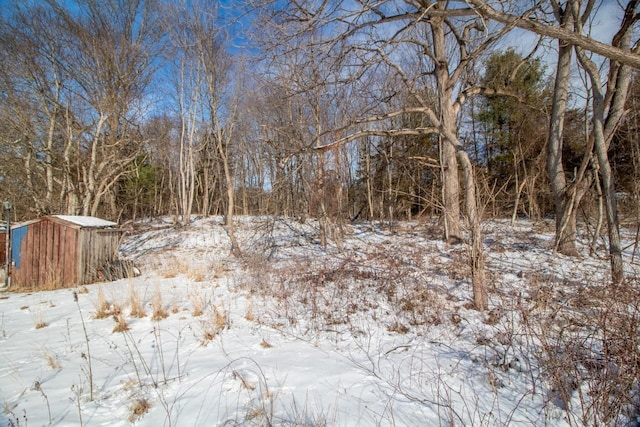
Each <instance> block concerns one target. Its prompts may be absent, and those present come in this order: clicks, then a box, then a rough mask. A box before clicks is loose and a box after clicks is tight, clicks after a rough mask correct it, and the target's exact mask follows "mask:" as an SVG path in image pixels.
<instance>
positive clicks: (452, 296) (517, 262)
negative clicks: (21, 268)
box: [0, 217, 640, 426]
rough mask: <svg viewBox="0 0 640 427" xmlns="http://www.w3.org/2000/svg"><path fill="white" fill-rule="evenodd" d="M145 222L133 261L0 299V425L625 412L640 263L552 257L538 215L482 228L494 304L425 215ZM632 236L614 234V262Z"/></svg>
mask: <svg viewBox="0 0 640 427" xmlns="http://www.w3.org/2000/svg"><path fill="white" fill-rule="evenodd" d="M236 221H237V226H238V230H237V232H238V240H239V243H240V247H241V250H242V252H243V258H242V259H238V258H235V257H233V256H232V255H231V253H230V243H229V238H228V236H227V233H226V232H225V229H224V228H223V227H222V225H221V222H222V221H221V219H220V218H210V219H195V220H194V221H193V223H192V225H191V226H190V227H187V228H176V227H173V226H172V224H171V223H170V222H169V220H168V219H167V220H165V221H164V222H163V221H160V220H158V221H154V222H150V223H139V224H136V225H135V227H133V228H132V229H131V233H130V234H129V235H128V236H127V238H126V239H125V241H124V243H123V246H122V254H123V256H124V257H126V258H129V259H133V260H134V261H135V263H136V265H137V266H138V267H139V268H140V270H141V272H142V274H141V275H140V276H139V277H136V278H133V279H122V280H119V281H115V282H105V283H98V284H93V285H88V286H85V287H81V288H76V289H62V290H51V291H41V292H30V293H24V292H7V293H3V294H0V399H2V400H1V403H2V405H3V408H2V411H0V426H47V425H57V426H97V425H109V426H128V425H132V424H134V425H139V426H161V425H164V426H214V425H259V426H263V425H291V426H293V425H296V426H298V425H301V426H306V425H308V426H318V425H331V426H333V425H335V426H355V425H359V426H377V425H382V426H387V425H394V426H418V425H420V426H427V425H465V426H470V425H531V426H533V425H553V426H564V425H581V424H583V423H590V424H597V423H604V424H613V425H633V423H634V422H636V420H637V418H636V417H638V415H640V409H639V408H640V398H639V397H638V396H639V384H638V380H637V378H638V374H639V373H640V348H639V347H638V343H639V341H640V336H639V328H640V326H638V323H639V322H638V319H639V317H640V298H638V287H639V283H638V280H637V278H638V274H637V269H638V264H637V258H636V261H635V262H636V263H635V264H633V263H629V262H627V269H628V270H632V269H635V270H636V271H635V272H634V271H628V275H629V276H630V277H631V278H632V279H631V280H629V281H628V283H626V286H625V287H624V288H620V289H616V290H615V291H612V290H610V289H609V288H608V287H606V286H605V285H606V284H607V277H608V274H609V270H608V268H609V267H608V261H607V260H606V259H605V258H604V256H603V253H602V251H601V252H600V253H598V254H596V255H594V256H589V255H588V254H587V252H588V249H586V248H585V249H584V256H582V257H580V258H568V257H564V256H561V255H558V254H553V251H552V242H553V233H552V228H551V226H550V224H546V223H539V224H534V223H531V222H519V223H517V224H516V225H515V226H511V225H510V224H509V223H508V222H506V221H505V222H500V221H493V222H489V223H487V224H485V233H486V236H485V249H486V257H487V269H488V282H489V284H490V308H491V310H490V311H489V312H487V313H480V312H478V311H476V310H474V309H473V307H472V303H471V302H472V299H471V298H472V296H471V284H470V282H469V280H468V278H469V267H468V266H467V263H466V248H465V247H464V246H463V245H460V246H447V245H445V244H444V243H443V242H442V241H441V240H440V239H439V237H440V235H439V233H440V229H439V228H438V227H436V226H434V225H433V224H428V223H423V222H402V223H398V224H394V225H393V226H392V227H389V226H386V225H377V224H376V225H369V224H360V225H345V226H344V227H342V229H338V228H337V227H336V229H335V230H334V231H335V232H334V236H335V238H334V239H332V241H331V243H330V245H329V246H328V247H327V248H322V247H321V245H320V244H319V237H318V229H317V225H316V224H314V223H310V222H307V223H306V224H300V223H298V222H296V221H293V220H284V219H272V218H256V217H252V218H238V219H237V220H236ZM633 237H634V236H632V235H629V236H627V238H628V240H627V241H626V242H625V245H624V246H625V247H626V248H627V250H626V252H625V256H626V261H629V260H630V258H631V254H632V251H633V241H632V240H631V239H632V238H633Z"/></svg>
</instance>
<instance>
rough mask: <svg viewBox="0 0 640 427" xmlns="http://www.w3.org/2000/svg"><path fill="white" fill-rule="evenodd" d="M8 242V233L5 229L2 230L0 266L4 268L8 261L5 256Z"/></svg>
mask: <svg viewBox="0 0 640 427" xmlns="http://www.w3.org/2000/svg"><path fill="white" fill-rule="evenodd" d="M6 244H7V234H6V233H5V232H4V230H0V268H2V267H3V266H4V263H5V261H6V259H5V257H4V255H5V254H4V253H5V251H6V249H7V248H6Z"/></svg>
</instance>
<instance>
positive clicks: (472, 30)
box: [0, 0, 640, 255]
mask: <svg viewBox="0 0 640 427" xmlns="http://www.w3.org/2000/svg"><path fill="white" fill-rule="evenodd" d="M529 3H530V2H496V3H493V2H486V1H478V0H474V1H467V2H447V1H426V2H415V1H410V0H407V1H388V2H386V1H383V2H375V4H370V3H368V2H363V3H362V4H360V3H358V4H342V3H341V2H324V3H320V4H316V3H315V2H309V3H308V4H307V3H306V2H292V3H290V4H288V5H282V4H280V3H278V2H275V3H271V2H266V1H265V2H262V3H259V2H257V1H254V2H242V3H241V4H237V5H233V6H231V5H229V6H226V5H221V4H220V2H211V1H205V0H199V1H178V2H173V1H172V2H169V1H162V0H106V1H98V0H83V1H78V2H73V1H62V0H46V1H43V2H21V1H14V2H8V3H7V4H8V5H9V6H8V7H7V8H6V9H4V10H3V11H2V21H0V49H1V56H2V61H0V151H1V153H2V155H1V157H0V183H1V187H0V198H2V199H3V200H4V199H6V200H12V201H13V203H14V206H15V211H14V212H15V215H16V219H18V220H23V219H28V218H33V217H34V216H37V215H40V214H45V213H63V214H82V215H97V216H100V217H104V218H108V219H112V220H118V221H124V220H128V219H135V218H140V217H152V216H158V215H173V216H175V218H176V221H179V222H183V223H186V222H187V219H186V218H188V215H189V214H200V215H218V214H223V215H225V217H227V218H231V217H232V216H233V215H234V214H244V215H248V214H254V215H286V216H297V217H300V218H306V217H316V218H320V219H321V220H322V221H324V222H323V223H325V224H327V223H330V222H333V223H337V222H341V221H350V220H396V219H406V218H415V217H425V216H429V217H431V216H438V217H440V218H442V224H443V235H445V237H446V238H447V239H448V240H450V241H456V240H459V239H461V238H462V229H463V228H464V227H465V226H464V224H465V221H466V223H467V224H473V223H476V224H477V223H478V222H479V220H480V219H481V218H483V217H487V216H508V217H513V218H516V217H528V218H534V219H538V218H542V217H546V216H554V217H555V218H556V221H557V223H556V226H557V231H556V234H557V237H556V240H557V242H556V244H557V249H559V250H560V251H563V252H565V253H572V252H573V251H574V248H575V227H576V225H575V223H576V219H577V218H578V217H580V218H583V219H585V220H586V221H587V223H588V224H593V227H596V224H600V226H602V224H604V223H606V224H608V225H609V230H610V235H609V237H610V238H614V240H615V236H611V230H613V231H614V232H615V229H616V227H618V226H619V225H618V223H619V218H618V205H620V206H622V210H621V212H622V215H623V216H622V219H623V220H624V221H625V222H626V221H628V222H630V223H634V224H637V222H638V221H637V220H638V215H639V212H638V208H637V206H638V198H639V195H640V189H639V185H640V184H639V182H640V142H639V141H640V140H639V138H638V120H639V118H638V108H637V106H638V103H639V102H640V101H639V95H640V82H639V81H638V79H637V78H636V77H635V74H634V71H633V70H634V67H638V64H640V59H638V58H639V57H640V56H639V55H638V53H637V49H638V46H637V39H635V38H634V37H636V34H637V32H636V30H637V21H638V15H639V12H638V10H637V8H638V4H637V2H636V1H631V2H629V3H628V4H627V5H626V6H624V7H625V8H624V9H622V8H621V6H619V5H614V4H602V5H600V7H595V3H594V2H592V1H582V0H569V1H565V2H555V1H553V2H552V1H541V2H539V3H536V4H535V5H533V7H530V6H531V5H530V4H529ZM604 14H608V16H611V15H612V16H615V17H616V19H618V21H615V28H611V35H610V36H609V37H610V42H609V43H601V42H598V41H596V40H595V38H592V37H591V31H592V28H591V27H590V26H589V23H591V22H596V21H598V20H599V19H601V18H602V17H603V16H604ZM611 21H612V20H611V19H609V22H611ZM516 28H519V29H516ZM516 31H518V32H517V33H516ZM514 34H515V35H514ZM522 38H527V39H529V40H532V41H533V43H531V44H532V46H534V45H535V47H534V48H532V49H530V50H524V49H523V48H520V49H516V48H510V47H505V46H508V44H509V42H510V41H511V43H512V44H517V43H518V41H519V40H521V39H522ZM536 40H537V42H536ZM536 49H537V50H536ZM598 219H599V220H598ZM614 234H615V233H614ZM479 236H480V235H479V234H478V235H474V238H476V239H477V238H479ZM611 247H612V249H611V251H612V253H614V252H615V251H616V250H618V249H616V244H615V242H614V243H613V244H612V245H611ZM618 252H619V251H618ZM614 255H615V254H614Z"/></svg>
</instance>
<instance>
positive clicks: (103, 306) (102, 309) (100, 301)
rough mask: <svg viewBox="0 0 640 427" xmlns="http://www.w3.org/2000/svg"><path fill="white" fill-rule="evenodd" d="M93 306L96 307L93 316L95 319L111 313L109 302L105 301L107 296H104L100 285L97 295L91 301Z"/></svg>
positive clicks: (105, 316)
mask: <svg viewBox="0 0 640 427" xmlns="http://www.w3.org/2000/svg"><path fill="white" fill-rule="evenodd" d="M93 306H94V308H95V309H96V312H95V314H94V315H93V317H94V318H95V319H104V318H107V317H109V316H111V315H112V314H113V313H112V312H111V304H110V303H109V301H107V298H106V297H105V296H104V291H103V290H102V286H98V296H97V300H96V301H94V302H93Z"/></svg>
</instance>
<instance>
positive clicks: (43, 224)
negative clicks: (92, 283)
mask: <svg viewBox="0 0 640 427" xmlns="http://www.w3.org/2000/svg"><path fill="white" fill-rule="evenodd" d="M24 227H26V229H25V230H22V227H18V228H16V229H14V234H13V238H12V240H13V242H12V243H13V245H14V246H15V247H14V249H13V250H12V252H13V253H14V262H15V264H16V265H15V267H14V268H13V269H12V271H11V283H12V284H14V285H15V286H18V287H28V288H33V287H49V286H55V287H59V286H74V285H76V284H78V277H79V276H78V274H77V270H76V259H77V257H78V244H77V243H78V233H79V231H80V230H78V229H76V228H73V227H69V226H65V225H64V224H59V223H54V222H52V221H50V220H47V219H42V220H41V221H38V222H34V223H31V224H28V225H25V226H24Z"/></svg>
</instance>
